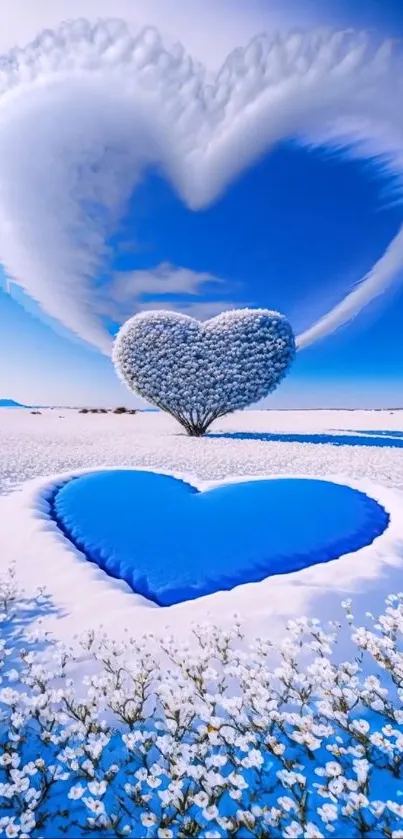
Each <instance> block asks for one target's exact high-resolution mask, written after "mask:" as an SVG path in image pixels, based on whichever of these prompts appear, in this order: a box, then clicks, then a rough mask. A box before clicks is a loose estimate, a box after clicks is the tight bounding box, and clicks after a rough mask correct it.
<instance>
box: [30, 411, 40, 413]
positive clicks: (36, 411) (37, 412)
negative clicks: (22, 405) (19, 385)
mask: <svg viewBox="0 0 403 839" xmlns="http://www.w3.org/2000/svg"><path fill="white" fill-rule="evenodd" d="M41 413H42V411H31V414H41Z"/></svg>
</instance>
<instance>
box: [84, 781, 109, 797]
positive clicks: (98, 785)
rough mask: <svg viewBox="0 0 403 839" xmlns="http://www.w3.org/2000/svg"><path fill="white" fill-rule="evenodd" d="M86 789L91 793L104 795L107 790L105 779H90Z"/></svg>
mask: <svg viewBox="0 0 403 839" xmlns="http://www.w3.org/2000/svg"><path fill="white" fill-rule="evenodd" d="M88 789H89V791H90V793H91V795H98V796H102V795H105V793H106V790H107V784H106V781H90V783H89V784H88Z"/></svg>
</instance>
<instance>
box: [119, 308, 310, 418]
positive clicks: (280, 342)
mask: <svg viewBox="0 0 403 839" xmlns="http://www.w3.org/2000/svg"><path fill="white" fill-rule="evenodd" d="M294 353H295V342H294V336H293V333H292V329H291V326H290V324H289V323H288V321H287V320H286V318H285V317H284V316H283V315H280V314H278V313H277V312H270V311H269V310H268V309H238V310H235V311H230V312H223V313H222V314H220V315H218V316H217V317H215V318H212V319H211V320H208V321H206V322H205V323H203V324H200V323H199V322H198V321H196V320H194V319H193V318H190V317H188V316H187V315H183V314H180V313H176V312H169V311H168V312H167V311H160V312H158V311H157V312H144V313H142V314H139V315H135V316H134V317H133V318H131V319H130V320H128V321H127V322H126V323H125V324H124V326H123V327H122V328H121V329H120V331H119V333H118V335H117V338H116V341H115V345H114V351H113V359H114V363H115V367H116V370H117V372H118V374H119V375H120V376H121V378H122V379H123V381H124V382H125V383H126V384H127V385H128V386H129V387H130V388H131V389H132V390H133V391H134V392H135V393H137V394H138V395H139V396H142V397H143V398H144V399H147V400H148V401H149V402H153V403H154V404H155V405H158V407H160V408H163V409H164V410H166V411H168V412H169V413H171V414H172V415H173V416H175V417H176V418H177V419H178V420H179V422H181V423H182V424H183V425H184V426H185V427H186V428H187V430H188V431H190V432H192V430H193V432H196V433H197V430H199V431H200V433H204V431H205V430H206V428H207V427H208V425H210V423H211V422H212V421H213V420H214V419H217V418H218V417H222V416H224V415H225V414H228V413H230V412H231V411H235V410H237V409H240V408H246V407H247V406H248V405H251V404H252V403H253V402H257V401H258V400H259V399H263V397H265V396H267V395H268V394H269V393H271V392H272V391H273V390H274V389H275V387H276V386H277V385H278V384H279V382H280V381H281V379H282V378H283V377H284V376H285V374H286V373H287V370H288V368H289V366H290V363H291V361H292V359H293V357H294Z"/></svg>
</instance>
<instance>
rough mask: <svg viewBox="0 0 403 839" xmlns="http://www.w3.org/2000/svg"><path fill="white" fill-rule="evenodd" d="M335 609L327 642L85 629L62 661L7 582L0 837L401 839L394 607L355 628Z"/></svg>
mask: <svg viewBox="0 0 403 839" xmlns="http://www.w3.org/2000/svg"><path fill="white" fill-rule="evenodd" d="M344 606H345V611H346V626H345V627H344V628H343V627H339V626H336V625H335V624H332V625H331V626H330V627H329V628H326V629H324V628H322V627H321V626H320V625H319V622H317V621H314V620H308V619H301V620H300V621H298V622H293V623H292V624H290V625H289V626H288V630H287V633H286V638H285V640H284V642H283V644H282V645H281V646H276V647H274V646H272V645H271V644H270V642H269V641H268V640H264V639H257V640H256V641H255V642H254V644H253V645H252V646H251V645H247V644H246V643H245V642H244V640H243V639H242V631H241V626H240V625H239V623H237V622H236V621H235V620H234V627H233V630H232V631H226V630H222V629H218V628H217V627H214V626H210V625H203V626H198V627H195V628H194V640H193V641H192V643H191V644H189V645H188V646H179V645H178V644H177V643H176V642H175V641H174V639H173V638H165V639H164V640H163V641H159V640H158V639H156V638H153V637H147V638H142V639H141V640H138V639H135V638H131V637H130V633H128V635H127V642H125V643H122V644H121V645H118V644H116V643H114V644H111V643H109V642H108V640H107V639H106V638H105V637H103V636H102V635H100V634H99V635H97V634H95V633H93V634H91V635H89V636H87V637H86V638H83V639H80V641H79V643H78V646H77V649H75V650H68V649H65V648H62V647H61V646H60V645H59V644H58V643H54V642H52V640H51V639H49V638H47V637H46V636H45V635H42V636H41V635H40V634H39V633H36V634H35V635H34V634H33V633H31V634H30V635H28V633H27V629H26V627H27V626H29V623H30V621H31V620H32V617H33V616H34V614H36V615H37V614H38V612H40V611H41V610H42V611H43V610H44V609H47V608H49V603H48V600H47V598H46V595H45V594H44V593H43V592H38V595H37V596H36V597H35V598H34V600H31V601H30V600H29V599H27V598H26V597H25V596H24V594H23V593H22V592H20V591H19V590H18V586H17V585H16V583H15V581H14V578H13V574H12V572H11V573H10V574H9V576H8V577H7V579H3V581H2V583H1V584H0V613H1V615H0V621H1V622H0V630H1V636H0V637H1V643H0V667H1V685H0V714H1V724H0V835H1V836H7V837H24V836H25V837H27V836H32V837H54V836H68V837H69V839H70V838H71V837H84V836H90V837H92V836H94V837H95V836H105V837H106V836H111V837H115V836H127V837H130V836H132V837H140V836H147V837H181V836H183V837H185V836H195V837H217V839H218V837H227V836H230V837H262V838H263V837H307V839H308V838H309V839H313V838H314V837H322V836H325V837H326V836H332V835H334V836H335V837H336V836H343V837H356V836H357V837H358V836H359V837H378V836H379V837H388V838H389V837H390V839H392V837H395V839H397V837H403V794H402V790H403V702H402V700H403V647H402V629H403V594H398V595H393V596H390V597H389V598H388V600H387V602H386V605H385V611H384V614H383V615H381V616H380V617H379V618H375V617H373V616H372V615H368V618H367V624H368V625H367V626H366V627H364V626H358V627H357V626H355V621H354V616H353V614H352V611H351V604H350V603H345V604H344ZM134 629H135V628H134ZM346 630H348V632H349V633H350V635H351V650H352V655H351V657H350V660H349V661H342V660H340V653H338V647H337V639H338V637H340V632H343V635H344V633H345V631H346ZM83 661H85V667H86V673H87V675H86V676H85V678H84V684H83V683H82V680H81V684H80V680H79V679H78V678H77V672H78V668H79V667H82V663H83ZM73 677H74V678H73Z"/></svg>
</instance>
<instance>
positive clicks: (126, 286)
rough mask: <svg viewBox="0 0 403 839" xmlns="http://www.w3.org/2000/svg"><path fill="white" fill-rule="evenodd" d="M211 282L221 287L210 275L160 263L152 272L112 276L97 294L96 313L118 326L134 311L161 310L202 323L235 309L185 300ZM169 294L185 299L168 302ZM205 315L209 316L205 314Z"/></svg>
mask: <svg viewBox="0 0 403 839" xmlns="http://www.w3.org/2000/svg"><path fill="white" fill-rule="evenodd" d="M211 283H213V284H216V285H217V284H218V285H219V286H221V287H222V286H223V285H224V282H223V280H221V279H219V278H218V277H215V276H214V275H213V274H209V273H207V272H201V271H193V270H192V269H190V268H183V267H177V266H175V265H171V264H170V263H168V262H162V263H161V264H160V265H157V266H156V267H155V268H154V269H149V270H141V271H127V272H121V273H117V274H115V276H114V277H113V279H112V281H111V283H109V284H108V287H107V289H106V293H105V289H103V290H100V291H99V292H98V295H97V298H96V300H95V310H96V311H97V312H98V313H99V314H101V315H107V316H108V317H110V318H112V319H113V320H115V321H116V322H117V323H123V322H124V321H125V320H126V319H127V318H129V317H131V316H132V315H133V314H135V313H136V312H141V311H145V310H147V309H161V307H163V308H165V309H170V310H173V311H176V312H185V313H186V314H190V315H191V316H192V317H196V318H197V319H198V320H205V319H206V317H212V316H213V315H216V314H218V313H219V312H222V311H224V310H225V309H234V308H235V304H231V302H230V301H228V300H221V301H208V302H207V301H196V302H195V301H192V300H187V299H186V298H188V297H190V298H192V297H197V296H199V295H201V294H202V293H204V292H205V290H206V289H205V287H206V286H208V285H210V284H211ZM172 294H175V295H178V296H179V297H181V298H185V300H182V301H181V302H180V303H179V302H177V301H175V302H173V301H172V300H169V299H168V300H167V299H166V297H167V295H172ZM145 297H146V299H144V298H145ZM245 305H246V304H245ZM206 312H207V313H211V314H207V315H206V314H205V313H206Z"/></svg>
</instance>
